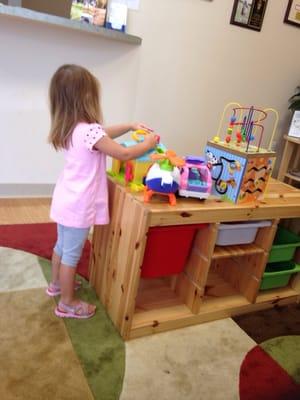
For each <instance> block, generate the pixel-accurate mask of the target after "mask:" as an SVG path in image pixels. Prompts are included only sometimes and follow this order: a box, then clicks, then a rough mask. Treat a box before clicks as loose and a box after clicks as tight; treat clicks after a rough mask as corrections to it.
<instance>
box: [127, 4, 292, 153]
mask: <svg viewBox="0 0 300 400" xmlns="http://www.w3.org/2000/svg"><path fill="white" fill-rule="evenodd" d="M141 3H142V8H141V12H140V13H139V15H136V16H135V18H134V19H133V20H132V23H131V27H132V32H133V33H138V34H140V35H141V36H142V37H143V45H142V48H141V53H142V56H141V67H140V77H139V88H138V93H137V100H138V101H137V107H136V115H138V116H139V118H143V119H144V120H146V121H148V122H149V123H151V124H153V126H154V127H155V128H157V129H158V130H159V131H160V132H162V134H163V137H164V138H165V141H166V142H167V144H168V145H170V146H173V147H174V148H175V150H177V151H178V152H181V153H183V154H186V153H190V152H192V153H195V152H201V150H203V147H204V145H205V142H206V140H207V138H212V137H213V136H214V135H215V133H216V131H217V128H218V123H219V119H220V115H221V113H222V111H223V108H224V105H225V104H226V103H228V102H230V101H238V102H239V103H242V104H246V105H252V104H253V105H257V106H262V107H267V106H268V107H274V108H276V109H277V110H278V111H279V113H280V118H281V119H280V124H279V129H278V138H279V137H280V136H282V134H283V132H284V130H285V129H286V123H287V122H286V118H287V117H288V118H289V117H290V115H289V113H288V112H287V106H288V104H287V99H288V98H289V97H290V96H291V94H293V92H294V89H295V87H296V86H297V85H299V84H300V52H299V50H296V49H298V48H299V47H300V30H299V28H297V27H293V26H291V25H288V24H284V23H283V22H282V21H283V17H284V14H285V9H286V6H287V3H288V1H285V0H269V2H268V7H267V10H266V14H265V19H264V24H263V28H262V31H261V32H255V31H251V30H248V29H244V28H240V27H238V26H234V25H230V24H229V21H230V17H231V11H232V5H233V0H222V1H220V0H213V1H212V2H210V1H205V0H184V1H183V0H163V1H160V2H154V1H151V0H141ZM154 3H155V4H156V7H153V4H154ZM158 4H159V5H158Z"/></svg>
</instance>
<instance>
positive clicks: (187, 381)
mask: <svg viewBox="0 0 300 400" xmlns="http://www.w3.org/2000/svg"><path fill="white" fill-rule="evenodd" d="M50 229H51V228H50ZM0 232H1V229H0ZM28 236H29V234H28ZM17 244H18V243H17ZM0 276H1V279H0V307H1V309H2V310H5V313H2V317H0V326H1V330H0V343H1V346H0V361H1V365H2V366H5V368H1V369H0V382H1V385H0V399H5V400H14V399H26V400H27V399H28V400H35V399H37V400H38V399H41V398H43V399H46V400H47V399H51V400H52V399H53V398H57V399H60V400H65V399H66V400H69V399H72V400H77V399H78V400H79V399H80V400H81V399H87V400H90V399H96V400H98V399H101V400H102V399H103V400H119V399H120V400H135V399H136V400H140V399H145V400H157V399H159V400H165V399H166V400H169V399H170V398H172V400H182V398H184V399H185V400H194V399H195V398H197V399H200V400H201V399H202V398H203V399H207V400H210V399H211V400H218V399H220V400H223V399H226V400H238V399H241V400H260V399H264V400H294V398H295V399H298V400H299V399H300V395H299V370H300V362H299V359H300V356H299V351H298V350H299V342H297V341H296V342H293V341H292V340H291V339H290V338H294V337H297V332H298V331H297V329H298V328H297V327H299V325H298V317H299V308H298V306H297V305H294V306H287V307H286V308H280V309H273V310H268V311H264V312H260V313H255V314H252V315H251V314H250V315H248V316H247V315H245V316H243V317H239V318H236V322H235V321H233V320H232V319H231V318H227V319H224V320H220V321H213V322H211V323H206V324H201V325H197V326H192V327H188V328H183V329H178V330H175V331H170V332H165V333H161V334H158V335H153V336H149V337H144V338H140V339H137V340H133V341H129V342H126V344H124V343H123V341H122V340H121V338H120V336H119V334H118V333H117V331H116V330H115V328H114V327H113V325H112V323H111V321H110V319H109V318H108V316H107V315H106V312H105V310H104V309H103V307H102V306H101V304H99V302H98V300H97V298H96V295H95V293H94V291H93V290H92V289H91V288H90V287H89V284H88V282H87V281H86V280H83V290H82V291H81V293H80V297H82V298H84V299H86V300H88V301H91V302H93V303H94V302H95V303H96V304H97V307H98V311H97V314H96V316H95V317H94V318H92V319H91V320H86V321H76V320H61V319H58V318H57V317H55V315H54V313H53V310H54V307H55V301H54V300H53V299H51V298H49V297H47V296H46V295H45V288H46V286H47V281H48V280H49V277H50V262H49V260H46V259H43V258H40V257H37V256H34V255H32V254H29V253H26V252H23V251H18V250H14V249H10V248H0ZM268 313H271V314H270V315H271V316H269V315H268ZM274 313H275V314H276V313H277V314H278V315H277V317H278V318H275V317H274ZM250 319H252V323H250V322H249V321H250ZM293 322H294V323H293ZM238 324H239V325H240V326H239V325H238ZM272 324H273V325H272ZM282 326H285V328H284V329H283V328H282ZM241 327H242V328H243V329H241ZM274 336H284V338H285V339H284V340H283V339H282V338H281V337H280V338H277V339H276V338H275V339H274ZM284 354H287V355H288V356H287V357H284ZM125 365H126V368H125ZM254 389H255V390H254ZM251 396H252V397H251ZM286 396H289V397H286ZM292 396H293V397H292ZM295 396H296V397H295ZM297 396H298V397H297Z"/></svg>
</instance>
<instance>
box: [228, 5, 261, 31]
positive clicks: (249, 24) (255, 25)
mask: <svg viewBox="0 0 300 400" xmlns="http://www.w3.org/2000/svg"><path fill="white" fill-rule="evenodd" d="M267 4H268V0H234V3H233V9H232V14H231V19H230V23H231V24H232V25H238V26H240V27H242V28H247V29H252V30H254V31H258V32H259V31H260V30H261V28H262V24H263V20H264V16H265V12H266V8H267Z"/></svg>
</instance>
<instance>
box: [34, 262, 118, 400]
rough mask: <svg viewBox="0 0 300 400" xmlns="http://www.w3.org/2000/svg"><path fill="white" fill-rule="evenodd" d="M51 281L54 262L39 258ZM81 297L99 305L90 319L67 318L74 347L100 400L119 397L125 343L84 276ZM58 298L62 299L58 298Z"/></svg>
mask: <svg viewBox="0 0 300 400" xmlns="http://www.w3.org/2000/svg"><path fill="white" fill-rule="evenodd" d="M39 263H40V265H41V268H42V270H43V272H44V275H45V277H46V279H47V281H48V282H49V281H50V276H51V264H50V262H49V261H48V260H45V259H42V258H39ZM79 279H80V280H81V281H82V285H83V286H82V289H80V298H82V299H83V300H85V301H88V302H91V303H93V304H96V305H97V312H96V315H95V316H94V317H93V318H91V319H88V320H84V321H82V320H76V319H67V318H65V319H64V322H65V324H66V327H67V330H68V333H69V335H70V339H71V342H72V344H73V347H74V350H75V352H76V354H77V356H78V358H79V360H80V363H81V365H82V368H83V371H84V374H85V376H86V378H87V381H88V383H89V386H90V388H91V390H92V392H93V395H94V397H95V399H96V400H98V399H99V400H117V399H119V396H120V393H121V390H122V385H123V378H124V370H125V346H124V342H123V341H122V339H121V337H120V335H119V334H118V332H117V331H116V329H115V328H114V326H113V324H112V322H111V321H110V319H109V318H108V316H107V314H106V312H105V310H104V308H103V306H102V304H101V303H100V302H99V300H98V299H97V296H96V294H95V292H94V290H93V289H91V287H90V286H89V284H88V282H87V281H86V280H84V279H83V278H80V277H79ZM57 299H58V298H57Z"/></svg>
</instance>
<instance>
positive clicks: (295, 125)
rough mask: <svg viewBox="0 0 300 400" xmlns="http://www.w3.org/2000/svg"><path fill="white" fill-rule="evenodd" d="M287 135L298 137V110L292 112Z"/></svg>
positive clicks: (299, 135)
mask: <svg viewBox="0 0 300 400" xmlns="http://www.w3.org/2000/svg"><path fill="white" fill-rule="evenodd" d="M288 136H294V137H297V138H300V110H297V111H295V112H294V115H293V118H292V122H291V125H290V129H289V133H288Z"/></svg>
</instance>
